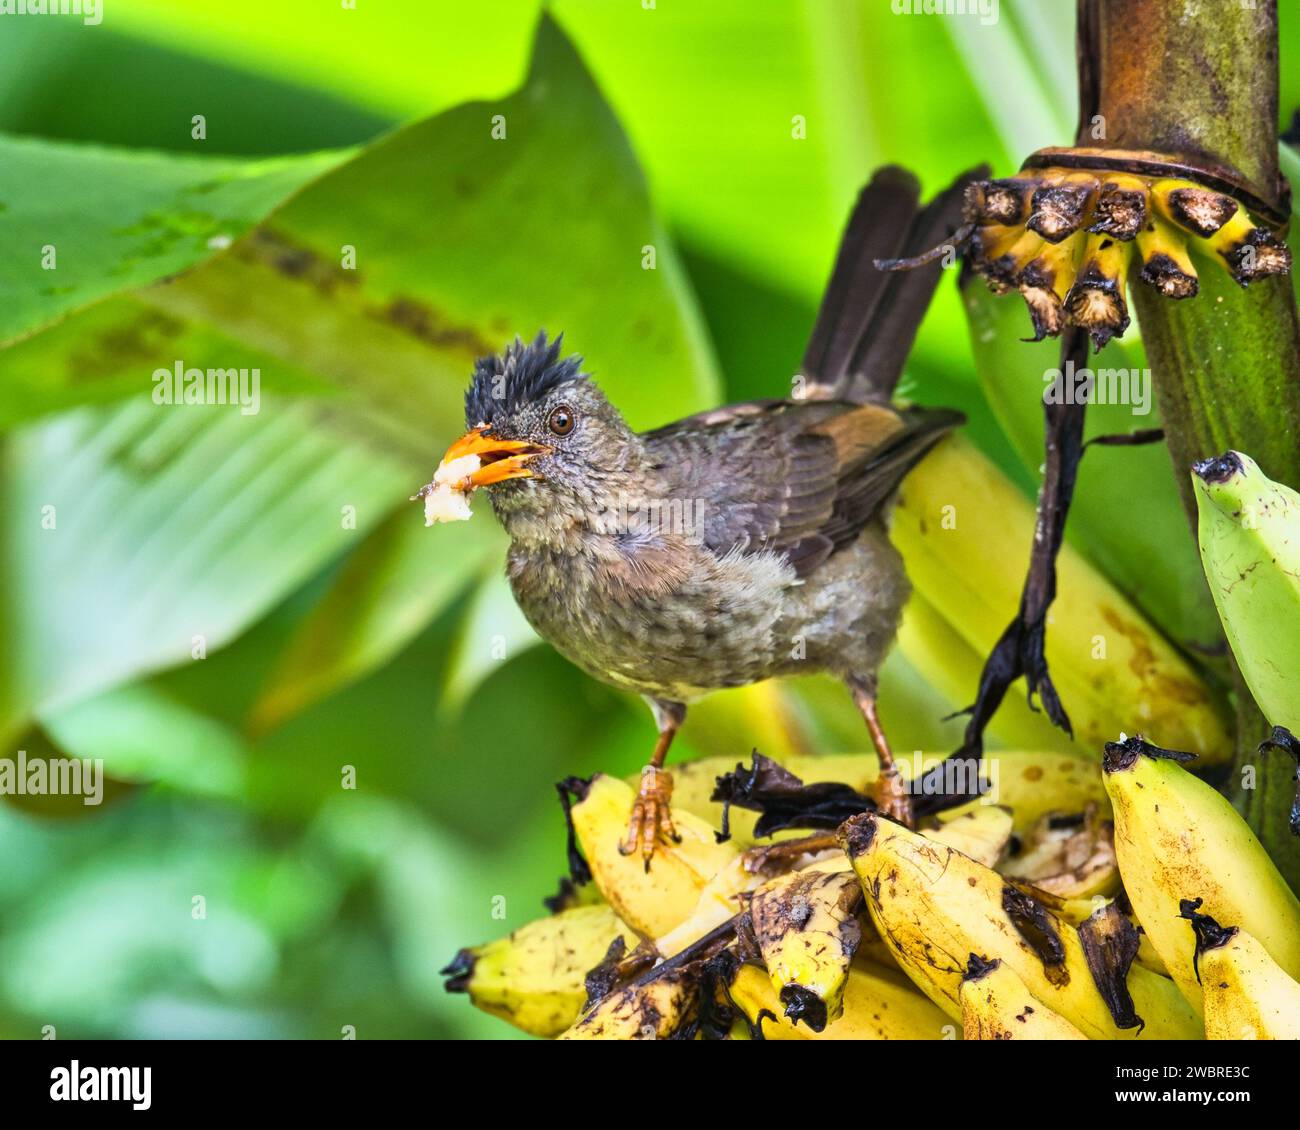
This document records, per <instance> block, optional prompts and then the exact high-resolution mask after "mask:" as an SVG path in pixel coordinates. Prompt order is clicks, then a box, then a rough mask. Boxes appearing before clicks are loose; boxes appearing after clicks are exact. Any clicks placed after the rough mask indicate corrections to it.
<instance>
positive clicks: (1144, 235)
mask: <svg viewBox="0 0 1300 1130" xmlns="http://www.w3.org/2000/svg"><path fill="white" fill-rule="evenodd" d="M1137 245H1138V254H1139V255H1141V257H1142V270H1141V272H1139V274H1138V278H1140V279H1141V280H1142V281H1143V282H1144V283H1147V284H1148V285H1149V286H1153V287H1155V288H1156V290H1158V291H1159V292H1160V293H1161V294H1163V295H1164V296H1165V297H1166V298H1191V297H1192V296H1193V295H1195V294H1196V293H1197V291H1198V290H1199V289H1200V285H1201V284H1200V282H1199V280H1198V277H1197V274H1196V267H1195V266H1194V265H1193V263H1192V257H1191V256H1190V255H1189V254H1188V253H1187V244H1186V243H1184V242H1183V237H1182V236H1181V235H1179V234H1178V232H1177V231H1176V230H1175V229H1174V227H1173V226H1172V225H1171V224H1170V223H1169V221H1168V220H1165V219H1164V218H1162V217H1161V216H1150V217H1149V218H1148V220H1147V223H1146V224H1144V225H1143V228H1142V230H1141V231H1140V232H1138V237H1137Z"/></svg>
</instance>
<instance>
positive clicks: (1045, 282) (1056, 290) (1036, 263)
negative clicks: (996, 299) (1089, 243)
mask: <svg viewBox="0 0 1300 1130" xmlns="http://www.w3.org/2000/svg"><path fill="white" fill-rule="evenodd" d="M1082 246H1083V237H1082V236H1081V235H1079V234H1078V233H1076V234H1074V235H1072V236H1070V237H1069V238H1068V239H1066V240H1065V241H1064V242H1062V243H1045V244H1044V245H1043V248H1042V251H1041V253H1040V254H1039V255H1038V257H1037V258H1036V259H1034V260H1032V261H1031V262H1030V263H1028V264H1027V265H1026V266H1025V268H1024V269H1023V270H1022V271H1021V272H1020V294H1021V296H1022V297H1023V298H1024V300H1025V305H1026V306H1028V307H1029V320H1030V321H1031V322H1032V323H1033V326H1034V339H1035V340H1036V341H1041V340H1042V339H1043V338H1044V337H1055V336H1056V335H1057V334H1059V333H1060V332H1061V326H1062V324H1063V323H1064V320H1065V298H1066V295H1068V294H1069V293H1070V287H1071V286H1072V285H1073V284H1074V272H1075V260H1076V259H1077V258H1078V256H1079V250H1080V248H1081V247H1082Z"/></svg>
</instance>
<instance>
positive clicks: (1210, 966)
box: [1182, 899, 1300, 1040]
mask: <svg viewBox="0 0 1300 1130" xmlns="http://www.w3.org/2000/svg"><path fill="white" fill-rule="evenodd" d="M1199 903H1200V900H1199V899H1194V900H1188V901H1185V902H1184V903H1183V907H1182V910H1183V913H1184V915H1185V916H1186V917H1187V918H1188V919H1189V920H1190V921H1191V923H1192V929H1193V931H1194V932H1195V935H1196V942H1195V949H1196V961H1197V969H1198V970H1199V972H1200V977H1201V987H1202V989H1203V990H1204V1001H1205V1038H1206V1039H1207V1040H1300V984H1298V983H1297V982H1296V981H1295V980H1294V979H1293V978H1292V977H1291V976H1290V975H1289V974H1288V973H1287V971H1286V970H1285V969H1283V968H1282V967H1281V966H1280V965H1278V963H1277V962H1276V961H1274V960H1273V959H1272V957H1270V956H1269V952H1268V950H1266V949H1265V948H1264V947H1263V946H1262V945H1261V944H1260V943H1259V942H1258V941H1257V940H1256V939H1255V938H1253V937H1251V936H1250V935H1249V934H1247V933H1246V932H1245V931H1244V930H1242V929H1241V928H1240V927H1237V926H1228V927H1223V926H1220V925H1219V924H1218V923H1217V922H1216V921H1215V920H1214V919H1213V918H1211V917H1210V916H1209V915H1208V914H1200V913H1198V912H1197V909H1196V908H1197V906H1198V905H1199Z"/></svg>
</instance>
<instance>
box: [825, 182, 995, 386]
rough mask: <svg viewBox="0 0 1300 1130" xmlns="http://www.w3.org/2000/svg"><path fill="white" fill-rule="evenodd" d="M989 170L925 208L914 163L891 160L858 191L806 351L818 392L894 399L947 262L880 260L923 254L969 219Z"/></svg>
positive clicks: (948, 190) (953, 187)
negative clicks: (968, 207) (885, 263)
mask: <svg viewBox="0 0 1300 1130" xmlns="http://www.w3.org/2000/svg"><path fill="white" fill-rule="evenodd" d="M987 176H988V170H987V169H984V168H979V169H972V170H970V171H969V172H966V173H963V174H962V175H961V176H960V177H958V178H957V179H956V180H955V181H954V182H953V183H952V184H951V185H950V186H949V187H948V188H946V189H945V190H944V191H943V192H941V193H939V195H938V196H936V197H935V198H934V199H933V200H931V201H930V203H929V204H928V205H926V207H925V208H918V207H917V201H918V199H919V197H920V186H919V185H918V183H917V180H916V178H915V177H914V176H913V175H912V174H911V173H909V172H908V171H907V170H906V169H901V168H899V167H898V166H897V165H887V166H885V167H884V168H883V169H880V170H878V171H877V172H876V174H875V176H873V177H872V178H871V183H870V184H868V185H867V186H866V188H864V189H863V190H862V192H861V193H859V195H858V200H857V204H855V205H854V208H853V214H852V215H851V216H850V217H849V223H848V227H846V228H845V230H844V237H843V239H841V241H840V249H839V254H838V255H837V256H836V259H835V269H834V271H833V272H832V273H831V279H830V282H829V283H828V284H827V286H826V294H825V296H824V297H823V298H822V304H821V308H820V309H819V310H818V312H817V323H816V325H814V326H813V332H812V338H811V340H810V341H809V342H808V348H807V350H806V351H805V353H804V360H803V370H802V371H803V375H804V378H805V379H806V381H807V387H806V393H807V395H808V396H810V397H814V398H825V399H835V400H851V401H855V402H857V403H861V404H865V403H869V402H875V403H887V402H888V401H889V399H890V397H891V396H892V395H893V393H894V388H895V386H896V385H897V384H898V381H899V378H900V377H901V376H902V373H903V362H904V361H905V360H906V359H907V354H908V353H909V352H910V350H911V348H912V343H913V341H914V340H915V339H916V331H917V329H918V327H919V326H920V324H921V319H922V318H923V317H924V316H925V311H926V309H927V308H928V307H929V305H930V298H931V296H932V295H933V294H934V288H935V287H936V286H937V285H938V282H939V277H940V274H941V272H942V271H943V266H944V264H943V263H942V262H941V261H939V259H938V258H936V259H935V260H934V261H932V262H927V263H926V264H925V265H923V266H918V267H916V268H914V269H913V270H909V271H903V272H898V273H889V272H885V271H881V270H879V269H878V268H877V267H876V265H875V261H876V260H877V259H901V258H907V257H909V256H914V255H919V254H921V253H922V252H925V251H928V250H930V249H931V248H934V247H936V246H937V245H940V244H942V243H943V241H944V240H946V239H948V238H949V237H950V236H951V235H952V234H953V232H954V231H955V230H956V229H957V228H958V226H959V225H960V224H961V220H962V198H963V195H964V193H965V190H966V185H967V184H969V183H970V182H971V181H972V180H980V179H983V178H984V177H987Z"/></svg>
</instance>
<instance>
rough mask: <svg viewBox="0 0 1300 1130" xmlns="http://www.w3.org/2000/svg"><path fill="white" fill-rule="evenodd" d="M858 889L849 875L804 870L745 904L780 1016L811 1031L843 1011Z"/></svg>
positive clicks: (856, 933)
mask: <svg viewBox="0 0 1300 1130" xmlns="http://www.w3.org/2000/svg"><path fill="white" fill-rule="evenodd" d="M861 906H862V888H861V887H860V886H859V885H858V880H857V877H856V876H855V875H854V874H853V873H852V872H851V871H847V870H845V871H822V870H819V869H817V868H805V869H804V870H803V871H796V872H792V873H791V874H788V875H782V876H779V877H778V878H776V879H773V880H771V881H770V882H768V883H765V884H764V885H763V886H761V887H760V888H759V889H758V890H757V891H755V892H754V897H753V899H752V900H751V901H750V908H749V909H750V916H751V918H752V921H753V926H754V936H755V938H756V939H757V941H758V946H759V950H760V952H761V953H762V955H763V963H764V964H765V965H766V966H767V970H768V975H769V976H770V977H771V979H772V987H773V988H774V989H775V990H776V992H777V998H778V1000H779V1001H780V1004H781V1014H782V1015H783V1016H786V1017H789V1019H790V1022H791V1023H793V1024H797V1023H798V1022H799V1021H800V1020H802V1021H803V1022H804V1023H805V1024H806V1025H807V1026H808V1027H809V1028H811V1029H812V1030H813V1031H814V1032H821V1031H823V1030H824V1029H825V1027H826V1025H827V1024H828V1023H833V1022H834V1021H836V1020H838V1019H839V1018H840V1016H841V1015H842V1014H843V1012H844V987H845V985H846V983H847V982H848V977H849V966H850V963H851V962H852V960H853V955H854V953H856V952H857V948H858V945H859V943H860V942H861V940H862V930H861V927H860V926H859V925H858V919H857V912H858V910H859V909H860V908H861Z"/></svg>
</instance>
